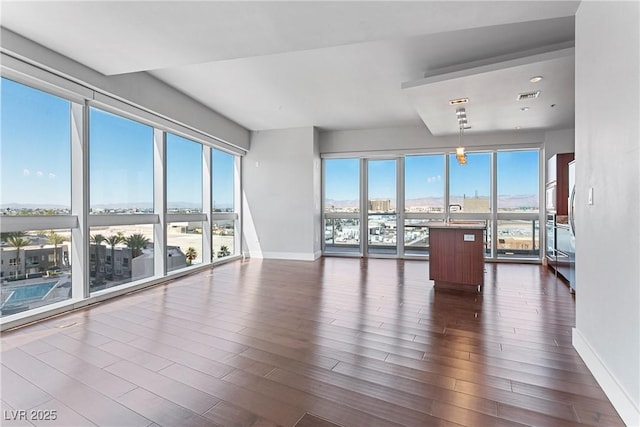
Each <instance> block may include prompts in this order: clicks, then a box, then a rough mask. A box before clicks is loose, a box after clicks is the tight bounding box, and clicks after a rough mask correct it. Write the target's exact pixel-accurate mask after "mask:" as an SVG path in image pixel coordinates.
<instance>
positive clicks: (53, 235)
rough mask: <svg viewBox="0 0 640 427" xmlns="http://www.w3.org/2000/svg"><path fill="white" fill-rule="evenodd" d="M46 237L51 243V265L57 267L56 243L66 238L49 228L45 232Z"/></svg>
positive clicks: (64, 240)
mask: <svg viewBox="0 0 640 427" xmlns="http://www.w3.org/2000/svg"><path fill="white" fill-rule="evenodd" d="M47 239H49V242H50V243H51V244H52V245H53V266H54V267H57V266H58V245H59V244H61V243H63V242H66V241H67V238H66V237H64V236H62V235H60V234H58V233H56V232H55V231H53V230H49V232H48V233H47Z"/></svg>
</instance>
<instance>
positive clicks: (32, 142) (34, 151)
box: [0, 78, 71, 207]
mask: <svg viewBox="0 0 640 427" xmlns="http://www.w3.org/2000/svg"><path fill="white" fill-rule="evenodd" d="M0 92H1V102H2V114H1V128H2V131H1V134H0V144H1V151H0V153H1V160H0V166H1V167H2V172H1V178H2V184H1V187H0V188H1V193H0V200H2V203H7V202H13V203H33V202H34V200H44V201H45V204H55V205H63V206H67V207H68V206H70V204H71V190H70V188H71V173H70V164H71V151H70V147H69V140H70V127H71V125H70V108H71V106H70V103H69V102H68V101H65V100H62V99H60V98H57V97H54V96H51V95H48V94H45V93H44V92H40V91H36V90H33V89H25V86H21V85H19V84H17V83H14V82H12V81H10V80H6V79H4V78H3V79H2V86H1V87H0Z"/></svg>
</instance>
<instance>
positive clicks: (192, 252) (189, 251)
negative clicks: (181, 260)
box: [185, 246, 198, 265]
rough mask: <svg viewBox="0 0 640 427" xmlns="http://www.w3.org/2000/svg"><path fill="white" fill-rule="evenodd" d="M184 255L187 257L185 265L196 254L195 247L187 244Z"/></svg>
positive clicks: (190, 261)
mask: <svg viewBox="0 0 640 427" xmlns="http://www.w3.org/2000/svg"><path fill="white" fill-rule="evenodd" d="M185 255H186V257H187V265H191V263H192V262H193V260H194V259H196V257H197V256H198V252H197V251H196V248H194V247H193V246H189V247H188V248H187V252H186V253H185Z"/></svg>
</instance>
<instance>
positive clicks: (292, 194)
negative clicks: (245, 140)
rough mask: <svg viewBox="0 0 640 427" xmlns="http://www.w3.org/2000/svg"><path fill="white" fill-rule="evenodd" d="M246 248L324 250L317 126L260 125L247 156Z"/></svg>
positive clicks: (277, 252)
mask: <svg viewBox="0 0 640 427" xmlns="http://www.w3.org/2000/svg"><path fill="white" fill-rule="evenodd" d="M243 162H244V164H243V168H242V183H243V197H242V198H243V229H244V230H243V251H244V253H245V255H248V256H250V257H253V258H273V259H293V260H306V261H311V260H314V259H316V258H318V257H319V256H320V254H321V253H320V228H321V216H320V155H319V150H318V143H317V131H316V130H315V129H314V128H312V127H305V128H296V129H284V130H270V131H257V132H253V133H252V138H251V151H249V152H248V153H247V155H246V156H245V157H244V159H243Z"/></svg>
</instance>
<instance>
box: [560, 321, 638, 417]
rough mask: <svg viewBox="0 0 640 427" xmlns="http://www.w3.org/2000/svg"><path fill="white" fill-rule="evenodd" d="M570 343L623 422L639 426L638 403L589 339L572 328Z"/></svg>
mask: <svg viewBox="0 0 640 427" xmlns="http://www.w3.org/2000/svg"><path fill="white" fill-rule="evenodd" d="M572 344H573V347H574V348H575V349H576V350H577V351H578V354H579V355H580V357H582V360H584V363H585V364H586V365H587V368H589V370H590V371H591V373H592V374H593V376H594V378H595V379H596V381H597V382H598V384H600V387H602V390H603V391H604V393H605V394H606V395H607V397H608V398H609V400H610V401H611V403H612V404H613V407H614V408H615V409H616V411H618V414H620V417H621V418H622V420H623V421H624V423H625V424H626V425H627V426H629V427H632V426H640V409H638V405H637V404H636V403H635V402H634V401H633V399H631V397H630V396H629V394H628V393H627V392H626V390H625V389H624V388H623V387H622V386H621V385H620V383H619V382H618V380H617V379H616V377H615V376H614V375H613V374H612V373H611V372H610V371H609V369H608V368H607V366H606V365H605V364H604V363H603V362H602V360H601V359H600V357H599V356H598V354H597V353H596V352H595V351H594V350H593V348H592V347H591V345H590V344H589V341H587V340H586V338H585V337H584V335H582V333H581V332H580V331H579V330H578V329H576V328H573V334H572Z"/></svg>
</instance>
